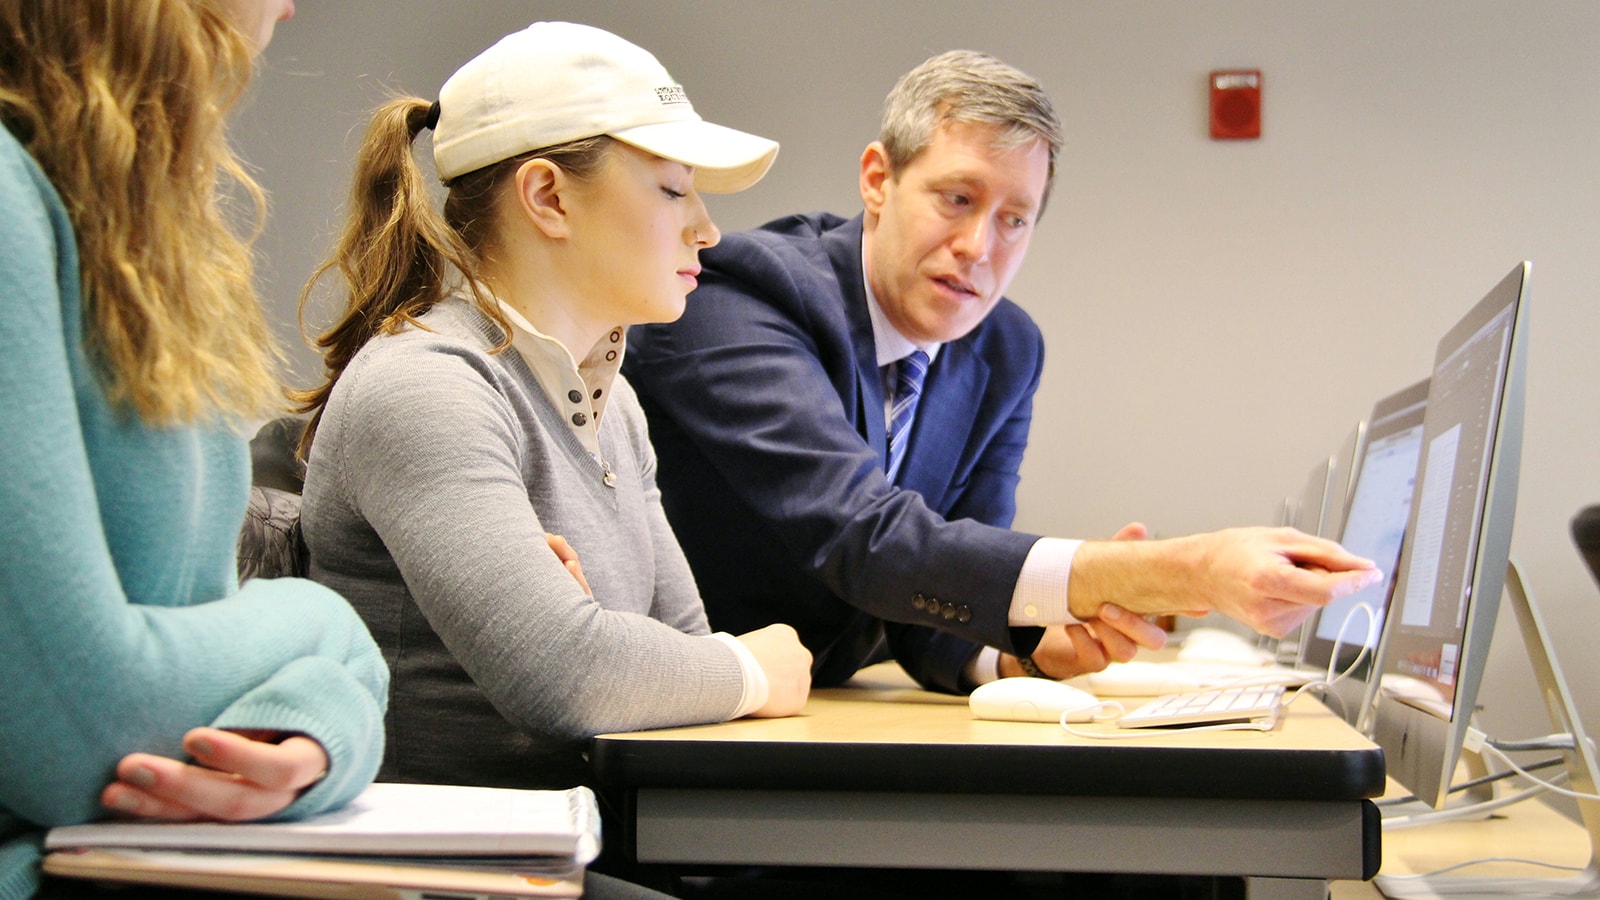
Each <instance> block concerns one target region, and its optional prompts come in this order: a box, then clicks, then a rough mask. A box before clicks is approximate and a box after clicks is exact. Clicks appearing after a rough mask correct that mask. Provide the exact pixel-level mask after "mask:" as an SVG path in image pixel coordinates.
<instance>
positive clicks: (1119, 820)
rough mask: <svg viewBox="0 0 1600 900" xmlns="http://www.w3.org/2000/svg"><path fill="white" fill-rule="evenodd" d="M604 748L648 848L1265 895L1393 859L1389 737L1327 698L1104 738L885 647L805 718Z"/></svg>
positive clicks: (605, 763)
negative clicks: (984, 717)
mask: <svg viewBox="0 0 1600 900" xmlns="http://www.w3.org/2000/svg"><path fill="white" fill-rule="evenodd" d="M1077 727H1079V728H1082V729H1084V730H1089V731H1104V732H1107V733H1119V734H1127V733H1128V732H1125V731H1123V732H1119V731H1118V730H1117V729H1116V728H1115V727H1114V726H1108V725H1085V726H1077ZM592 759H593V763H594V767H595V771H596V774H597V777H598V779H599V782H600V784H601V786H602V787H603V788H605V789H607V790H611V791H615V792H618V793H620V794H622V795H623V796H624V797H626V798H631V808H630V809H629V810H628V815H627V817H626V818H627V819H628V821H626V822H624V829H625V830H627V831H628V833H627V834H626V835H624V836H623V837H624V839H625V840H626V841H627V846H628V849H629V852H630V853H631V855H632V856H633V857H634V858H635V859H637V860H638V861H640V862H648V863H702V864H730V865H827V866H851V867H854V866H866V867H888V868H895V867H913V868H948V869H1000V870H1008V871H1062V872H1129V873H1143V874H1174V875H1176V874H1183V875H1217V876H1242V877H1244V878H1245V884H1246V886H1247V892H1248V894H1249V896H1250V897H1251V898H1252V900H1259V898H1317V900H1321V898H1324V897H1325V896H1326V892H1327V888H1326V882H1327V880H1329V879H1365V878H1369V877H1371V876H1372V874H1373V873H1374V872H1375V871H1376V870H1377V867H1378V860H1379V830H1378V817H1377V809H1376V807H1374V806H1373V805H1372V804H1371V802H1370V801H1368V800H1367V799H1365V798H1368V797H1375V796H1378V795H1379V794H1381V793H1382V792H1383V787H1384V774H1383V753H1382V751H1381V750H1379V749H1378V748H1377V747H1376V746H1374V745H1373V744H1372V743H1370V742H1369V741H1367V740H1365V739H1364V738H1362V737H1361V736H1360V735H1359V734H1357V733H1356V732H1355V731H1354V730H1353V729H1351V728H1349V727H1348V726H1347V725H1345V723H1344V721H1343V720H1342V719H1339V718H1338V717H1337V716H1334V715H1333V714H1332V713H1330V712H1328V711H1327V710H1326V709H1325V708H1323V707H1322V705H1321V704H1319V703H1317V702H1315V701H1314V700H1312V699H1310V698H1303V699H1302V700H1300V701H1298V702H1296V703H1295V704H1293V705H1292V706H1290V707H1289V708H1288V710H1286V714H1285V715H1284V716H1283V718H1282V721H1281V722H1280V723H1279V725H1278V727H1277V728H1276V729H1275V730H1273V731H1272V732H1268V733H1262V732H1253V731H1229V732H1203V733H1189V734H1150V735H1140V736H1139V737H1137V738H1134V739H1131V740H1107V741H1102V740H1094V739H1090V738H1084V737H1078V736H1074V735H1071V734H1068V733H1066V732H1065V731H1063V730H1062V729H1061V728H1059V727H1056V726H1053V725H1049V724H1039V723H1024V722H990V721H979V720H975V719H973V718H972V716H971V714H970V713H969V712H968V709H967V703H966V698H964V697H951V696H946V695H942V694H933V693H928V692H925V691H922V690H919V689H917V688H916V687H915V686H914V684H913V683H912V682H911V680H910V679H909V678H907V677H906V676H905V674H904V673H903V672H901V671H900V669H899V668H898V667H897V666H895V665H894V664H893V663H886V664H881V665H878V666H874V667H872V668H870V669H867V670H864V671H863V672H862V673H860V674H858V675H857V677H856V678H855V679H853V680H852V681H851V682H850V683H849V684H848V685H846V686H844V687H840V688H832V689H825V690H818V691H814V692H813V693H812V695H811V700H810V702H809V703H808V704H807V706H806V708H805V711H804V712H803V713H802V714H801V715H799V716H795V717H793V718H788V719H742V720H739V721H735V722H727V723H723V724H721V725H708V726H701V727H695V728H675V729H665V730H660V731H650V732H637V733H630V734H610V735H601V736H600V737H599V738H597V739H596V740H595V744H594V747H593V757H592ZM953 835H959V836H960V839H953V838H952V836H953Z"/></svg>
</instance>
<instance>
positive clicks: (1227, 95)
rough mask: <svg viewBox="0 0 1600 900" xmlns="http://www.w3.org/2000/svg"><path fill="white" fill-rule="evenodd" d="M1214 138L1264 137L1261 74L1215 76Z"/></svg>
mask: <svg viewBox="0 0 1600 900" xmlns="http://www.w3.org/2000/svg"><path fill="white" fill-rule="evenodd" d="M1211 136H1212V137H1213V138H1216V139H1218V140H1241V139H1248V138H1258V137H1261V70H1260V69H1224V70H1219V71H1216V72H1212V73H1211Z"/></svg>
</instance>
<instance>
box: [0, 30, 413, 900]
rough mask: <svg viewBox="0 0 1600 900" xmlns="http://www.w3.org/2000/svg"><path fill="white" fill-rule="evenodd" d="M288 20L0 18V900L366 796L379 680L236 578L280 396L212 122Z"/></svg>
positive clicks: (259, 585) (379, 710) (325, 608)
mask: <svg viewBox="0 0 1600 900" xmlns="http://www.w3.org/2000/svg"><path fill="white" fill-rule="evenodd" d="M292 12H293V5H292V2H290V0H103V2H95V3H82V2H80V0H28V2H25V3H19V2H18V0H0V121H3V123H4V126H5V127H4V130H3V133H0V209H3V210H4V211H5V213H4V215H3V217H0V459H4V460H5V465H6V474H5V475H4V476H3V477H0V533H3V535H4V542H5V545H6V546H5V550H4V552H3V554H0V898H3V900H10V898H18V897H27V896H30V895H31V894H33V893H34V892H35V891H36V890H37V889H38V885H39V874H38V855H39V848H38V842H39V836H40V834H41V833H42V830H43V829H45V828H47V827H50V826H55V825H65V824H70V823H77V822H83V821H86V820H90V819H95V818H98V817H101V816H104V815H107V814H108V812H111V811H115V812H117V813H120V814H123V815H132V816H140V817H160V818H209V819H249V818H262V817H283V818H289V817H297V816H302V815H307V814H311V813H314V812H318V811H321V810H325V809H329V808H332V807H335V806H337V805H340V804H342V803H344V802H345V801H347V800H349V799H350V798H351V797H353V796H354V795H355V794H357V793H358V792H359V791H360V790H361V789H362V788H364V787H365V786H366V784H367V783H368V782H369V781H370V780H371V779H372V776H373V774H374V772H375V771H376V769H377V766H378V761H379V759H380V756H381V753H382V738H383V712H384V707H385V702H386V700H385V698H386V690H387V684H388V673H387V671H386V669H385V668H384V666H383V662H382V660H381V658H380V656H379V654H378V652H377V649H376V647H375V646H374V645H373V643H372V640H371V638H370V637H369V636H368V635H367V633H366V631H365V629H364V628H363V627H362V625H361V623H360V620H359V619H358V618H357V617H356V616H355V614H354V613H353V612H352V611H351V610H350V608H349V607H348V605H346V604H345V603H344V601H343V600H341V599H340V598H339V597H338V596H337V595H335V594H334V593H332V592H331V591H329V590H327V589H325V588H322V587H320V586H318V585H315V584H313V583H311V582H308V581H302V580H296V579H283V580H275V581H261V580H257V581H251V582H248V583H247V584H245V585H244V586H243V587H242V588H241V586H240V585H239V583H238V578H237V575H236V574H235V568H234V566H235V561H234V560H235V542H236V540H237V536H238V533H239V525H240V523H241V521H242V519H243V516H244V509H245V503H246V497H247V492H248V482H249V457H248V453H247V449H246V443H245V440H244V437H243V429H244V428H245V423H246V422H248V421H250V420H251V419H252V418H255V417H258V416H260V415H262V414H264V413H268V412H270V411H271V409H272V408H273V406H274V405H275V404H276V403H277V402H279V401H280V400H281V395H280V394H279V390H278V386H277V382H276V380H275V377H274V374H273V369H274V364H275V362H276V354H275V351H274V349H273V347H272V343H271V340H270V336H269V331H268V329H267V326H266V324H265V321H264V319H263V316H262V313H261V310H260V308H259V305H258V303H257V300H256V298H255V296H254V293H253V288H252V282H251V267H250V252H249V248H248V246H247V245H246V243H245V242H244V241H241V240H240V239H238V238H237V237H235V236H234V235H233V233H232V232H231V231H230V229H229V228H228V227H227V224H226V222H225V214H224V211H223V210H222V209H220V208H219V203H218V182H219V177H220V176H221V175H223V174H224V173H226V174H228V175H231V176H232V177H233V179H234V181H235V182H236V184H235V187H238V188H242V189H243V191H244V193H245V194H246V195H251V196H254V197H255V198H256V199H257V200H258V201H259V199H260V198H259V190H257V189H256V188H255V185H254V184H253V183H251V182H250V181H249V179H248V177H246V176H245V175H244V174H243V172H242V170H240V168H239V166H238V164H237V162H236V160H235V159H234V158H233V157H232V156H231V154H230V153H229V151H228V148H227V143H226V140H225V134H224V122H223V120H222V116H223V114H224V113H225V111H226V110H227V109H228V108H229V107H230V106H231V105H232V103H233V101H234V100H235V99H236V98H237V97H238V96H239V94H240V93H241V92H242V90H243V89H244V88H245V86H246V84H247V83H248V81H249V78H250V76H251V73H252V71H253V59H254V56H255V53H256V52H257V51H258V50H259V49H260V48H261V46H263V45H264V44H265V42H266V40H267V39H268V38H269V37H270V35H271V32H272V26H273V24H274V23H275V22H276V21H278V20H280V19H282V18H287V17H288V15H290V14H292Z"/></svg>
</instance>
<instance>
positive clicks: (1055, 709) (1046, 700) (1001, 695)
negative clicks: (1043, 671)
mask: <svg viewBox="0 0 1600 900" xmlns="http://www.w3.org/2000/svg"><path fill="white" fill-rule="evenodd" d="M967 705H968V706H970V707H971V708H972V714H973V715H974V716H976V717H977V718H980V719H1007V720H1010V721H1013V722H1059V721H1061V714H1062V713H1066V714H1067V721H1068V722H1090V721H1093V720H1094V716H1095V713H1098V712H1100V711H1101V710H1102V709H1104V707H1105V704H1103V703H1101V702H1100V698H1098V697H1096V696H1095V695H1093V694H1091V693H1089V692H1088V691H1085V690H1082V689H1080V688H1075V687H1073V686H1072V685H1070V684H1064V683H1062V682H1060V681H1051V680H1050V679H1048V678H1001V679H999V680H997V681H991V682H989V683H987V684H980V685H978V687H977V689H976V690H974V691H973V692H972V695H971V696H969V697H968V698H967Z"/></svg>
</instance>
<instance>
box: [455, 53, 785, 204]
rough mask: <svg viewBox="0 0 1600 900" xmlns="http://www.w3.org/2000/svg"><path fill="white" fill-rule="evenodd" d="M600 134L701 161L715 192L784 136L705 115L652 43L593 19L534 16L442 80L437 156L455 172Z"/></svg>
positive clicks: (745, 175)
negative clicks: (742, 128) (638, 42)
mask: <svg viewBox="0 0 1600 900" xmlns="http://www.w3.org/2000/svg"><path fill="white" fill-rule="evenodd" d="M602 134H605V135H610V136H611V137H614V138H616V139H617V140H619V141H624V142H626V143H628V144H632V145H633V146H635V147H638V148H640V149H641V150H645V151H648V152H650V153H654V154H655V155H657V156H661V157H664V158H666V159H670V160H674V161H676V162H681V163H683V164H685V165H689V166H694V168H695V187H696V189H698V190H701V191H705V192H707V193H713V194H727V193H733V192H734V191H742V190H744V189H745V188H747V187H749V186H751V185H752V184H755V183H756V182H757V181H759V180H761V176H763V175H765V174H766V173H767V169H768V168H770V167H771V166H772V161H773V159H774V158H775V157H777V155H778V144H777V142H776V141H769V140H767V139H766V138H763V137H757V136H755V135H753V134H746V133H745V132H742V131H735V130H734V129H732V128H725V127H723V126H721V125H713V124H712V123H710V122H707V121H705V120H703V119H701V118H700V116H699V114H698V113H696V112H695V111H694V106H693V105H691V104H690V103H689V97H688V95H687V94H685V93H684V90H683V87H682V85H679V84H678V83H677V82H676V81H673V79H672V76H671V75H669V74H667V70H666V68H665V67H663V66H662V65H661V63H660V62H657V61H656V58H655V57H654V56H652V55H651V54H650V52H649V51H647V50H645V49H644V48H642V47H638V46H636V45H634V44H631V43H629V42H628V41H625V40H623V39H622V38H619V37H617V36H616V35H614V34H612V33H610V32H608V31H602V30H601V29H599V28H593V27H591V26H588V25H576V24H573V23H571V22H535V23H533V24H532V25H529V26H528V27H527V28H524V29H523V30H521V31H518V32H515V33H513V34H509V35H506V36H505V37H503V38H501V39H500V40H499V42H497V43H496V44H495V45H494V46H493V47H490V48H489V49H487V50H485V51H483V52H482V53H480V54H478V55H477V56H476V57H475V58H473V59H472V61H471V62H468V63H467V64H466V65H464V66H462V67H461V68H460V69H458V70H456V73H455V74H454V75H451V76H450V80H449V81H446V82H445V83H444V87H443V88H442V89H441V90H440V91H439V119H438V124H437V125H436V126H435V127H434V133H433V161H434V166H435V168H437V169H438V172H439V177H440V178H442V179H444V180H446V181H448V180H449V179H451V178H455V177H456V176H458V175H465V174H466V173H468V172H472V171H476V170H477V169H481V168H483V167H484V166H487V165H490V164H491V163H497V162H500V161H501V160H503V159H510V158H511V157H513V156H516V155H518V154H520V153H526V152H528V151H529V150H540V149H543V148H545V147H550V146H554V145H556V144H561V143H565V142H567V141H574V140H578V139H579V138H586V137H594V136H596V135H602Z"/></svg>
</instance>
